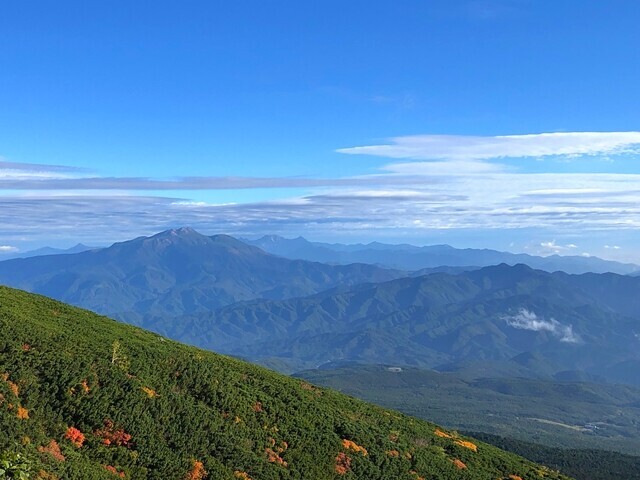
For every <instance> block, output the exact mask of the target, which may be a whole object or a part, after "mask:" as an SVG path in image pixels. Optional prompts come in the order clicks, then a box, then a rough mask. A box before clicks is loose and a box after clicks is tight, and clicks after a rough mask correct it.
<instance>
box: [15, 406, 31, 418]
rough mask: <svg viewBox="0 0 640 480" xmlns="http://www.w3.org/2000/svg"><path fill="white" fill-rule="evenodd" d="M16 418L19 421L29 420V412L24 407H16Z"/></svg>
mask: <svg viewBox="0 0 640 480" xmlns="http://www.w3.org/2000/svg"><path fill="white" fill-rule="evenodd" d="M16 417H18V418H19V419H21V420H27V419H28V418H29V410H27V409H26V408H24V407H18V413H16Z"/></svg>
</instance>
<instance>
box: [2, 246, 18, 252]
mask: <svg viewBox="0 0 640 480" xmlns="http://www.w3.org/2000/svg"><path fill="white" fill-rule="evenodd" d="M17 251H18V249H17V248H16V247H12V246H11V245H0V253H13V252H17Z"/></svg>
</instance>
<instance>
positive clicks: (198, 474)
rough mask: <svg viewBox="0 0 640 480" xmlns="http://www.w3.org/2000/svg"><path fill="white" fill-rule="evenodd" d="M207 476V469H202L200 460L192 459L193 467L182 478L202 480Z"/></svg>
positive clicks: (185, 479)
mask: <svg viewBox="0 0 640 480" xmlns="http://www.w3.org/2000/svg"><path fill="white" fill-rule="evenodd" d="M205 478H207V471H206V470H205V469H204V465H203V463H202V462H200V461H198V460H193V468H192V469H191V471H190V472H189V473H187V475H186V476H185V477H184V480H203V479H205Z"/></svg>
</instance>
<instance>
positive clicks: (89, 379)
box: [0, 287, 567, 480]
mask: <svg viewBox="0 0 640 480" xmlns="http://www.w3.org/2000/svg"><path fill="white" fill-rule="evenodd" d="M0 332H1V336H0V453H2V457H1V458H2V459H6V462H7V465H8V466H9V468H7V469H5V470H6V471H5V473H4V474H2V475H0V478H2V476H4V477H5V478H25V476H26V478H36V479H43V480H47V479H48V480H52V479H64V480H76V479H77V480H92V479H116V478H127V479H135V480H137V479H145V478H147V479H158V480H160V479H162V480H167V479H176V480H185V479H186V480H198V479H205V478H207V479H216V480H218V479H241V480H242V479H244V480H247V479H253V480H272V479H304V480H322V479H342V478H344V479H366V480H375V479H394V480H395V479H398V480H402V479H406V480H409V479H411V480H419V479H434V478H435V479H462V480H464V479H492V480H496V479H516V480H517V479H518V478H522V479H528V480H532V479H542V478H547V479H562V478H567V477H564V476H562V475H560V474H559V473H557V472H555V471H553V470H550V469H548V468H545V467H541V466H539V465H537V464H535V463H532V462H530V461H527V460H524V459H522V458H521V457H518V456H516V455H513V454H509V453H506V452H503V451H502V450H499V449H498V448H496V447H493V446H490V445H488V444H484V443H481V442H477V441H475V440H472V439H469V438H466V437H462V436H460V435H458V434H457V433H456V432H451V431H445V430H444V429H439V428H438V427H436V426H435V425H433V424H430V423H428V422H425V421H422V420H418V419H415V418H412V417H408V416H405V415H402V414H400V413H396V412H394V411H390V410H386V409H383V408H380V407H376V406H373V405H370V404H367V403H365V402H362V401H359V400H356V399H354V398H351V397H348V396H346V395H343V394H340V393H337V392H334V391H331V390H326V389H321V388H317V387H314V386H312V385H311V384H309V383H306V382H305V381H303V380H300V379H295V378H290V377H286V376H283V375H280V374H277V373H274V372H271V371H268V370H266V369H263V368H261V367H258V366H255V365H251V364H249V363H245V362H241V361H239V360H235V359H232V358H228V357H224V356H221V355H217V354H214V353H211V352H206V351H202V350H199V349H196V348H193V347H187V346H184V345H181V344H179V343H176V342H173V341H169V340H166V339H164V338H162V337H159V336H158V335H156V334H153V333H150V332H147V331H144V330H141V329H139V328H136V327H132V326H128V325H124V324H120V323H118V322H116V321H113V320H110V319H108V318H105V317H100V316H98V315H95V314H93V313H91V312H88V311H85V310H80V309H78V308H74V307H71V306H68V305H65V304H62V303H59V302H56V301H53V300H50V299H47V298H45V297H41V296H37V295H33V294H28V293H25V292H22V291H18V290H13V289H9V288H6V287H0ZM3 461H4V460H3ZM3 465H4V464H3ZM10 469H14V470H15V472H16V473H15V474H14V473H13V471H11V470H10ZM19 475H23V477H20V476H19Z"/></svg>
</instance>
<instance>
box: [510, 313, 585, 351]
mask: <svg viewBox="0 0 640 480" xmlns="http://www.w3.org/2000/svg"><path fill="white" fill-rule="evenodd" d="M504 320H505V321H506V322H507V324H508V325H509V326H510V327H513V328H517V329H520V330H530V331H533V332H548V333H550V334H551V335H553V336H554V337H556V338H557V339H559V340H560V341H561V342H564V343H580V342H581V339H580V336H579V335H577V334H576V333H575V332H574V331H573V327H572V326H571V325H563V324H562V323H560V322H558V321H557V320H556V319H554V318H551V319H549V320H545V319H544V318H540V317H538V315H536V314H535V313H534V312H532V311H529V310H527V309H525V308H523V309H521V310H520V311H519V312H518V313H517V314H515V315H507V316H505V317H504Z"/></svg>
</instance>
